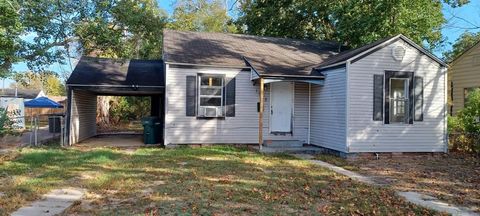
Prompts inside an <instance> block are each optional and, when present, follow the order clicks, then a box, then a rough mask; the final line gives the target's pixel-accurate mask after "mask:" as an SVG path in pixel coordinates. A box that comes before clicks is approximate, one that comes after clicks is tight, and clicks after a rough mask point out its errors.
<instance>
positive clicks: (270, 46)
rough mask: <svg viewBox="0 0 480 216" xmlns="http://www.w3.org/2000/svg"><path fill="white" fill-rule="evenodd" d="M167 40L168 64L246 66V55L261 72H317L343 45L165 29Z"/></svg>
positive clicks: (288, 73) (165, 43) (165, 41)
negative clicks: (316, 69) (314, 70)
mask: <svg viewBox="0 0 480 216" xmlns="http://www.w3.org/2000/svg"><path fill="white" fill-rule="evenodd" d="M163 41H164V42H163V60H164V61H165V62H167V63H186V64H198V65H213V66H231V67H246V64H245V60H244V58H245V59H247V60H248V62H249V63H250V64H251V65H252V67H253V68H254V69H255V70H256V71H257V72H258V73H260V74H261V75H303V76H305V75H314V74H312V69H313V68H315V67H317V66H319V65H320V64H321V63H322V62H324V61H325V60H327V59H328V58H329V57H331V56H333V55H336V54H337V53H338V51H339V49H340V48H341V46H339V45H338V44H336V43H334V42H328V41H311V40H294V39H286V38H273V37H260V36H250V35H239V34H224V33H205V32H185V31H174V30H165V31H164V38H163ZM314 73H315V72H314Z"/></svg>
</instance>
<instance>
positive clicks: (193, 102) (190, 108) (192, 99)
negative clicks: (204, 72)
mask: <svg viewBox="0 0 480 216" xmlns="http://www.w3.org/2000/svg"><path fill="white" fill-rule="evenodd" d="M186 86H187V88H186V91H187V92H186V95H187V100H186V108H187V109H186V115H187V116H195V110H196V107H197V77H196V76H187V85H186Z"/></svg>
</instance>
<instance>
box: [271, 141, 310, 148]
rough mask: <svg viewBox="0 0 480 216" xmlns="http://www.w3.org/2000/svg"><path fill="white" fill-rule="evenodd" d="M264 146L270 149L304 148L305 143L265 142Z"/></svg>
mask: <svg viewBox="0 0 480 216" xmlns="http://www.w3.org/2000/svg"><path fill="white" fill-rule="evenodd" d="M263 145H264V146H266V147H270V148H295V147H302V146H303V142H301V141H300V140H265V141H263Z"/></svg>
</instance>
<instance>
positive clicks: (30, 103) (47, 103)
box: [24, 97, 63, 108]
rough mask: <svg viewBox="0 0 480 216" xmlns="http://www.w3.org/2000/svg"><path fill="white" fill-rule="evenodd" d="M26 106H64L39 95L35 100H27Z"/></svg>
mask: <svg viewBox="0 0 480 216" xmlns="http://www.w3.org/2000/svg"><path fill="white" fill-rule="evenodd" d="M24 104H25V107H29V108H63V105H61V104H59V103H57V102H55V101H53V100H51V99H50V98H48V97H38V98H35V99H33V100H29V101H26V102H25V103H24Z"/></svg>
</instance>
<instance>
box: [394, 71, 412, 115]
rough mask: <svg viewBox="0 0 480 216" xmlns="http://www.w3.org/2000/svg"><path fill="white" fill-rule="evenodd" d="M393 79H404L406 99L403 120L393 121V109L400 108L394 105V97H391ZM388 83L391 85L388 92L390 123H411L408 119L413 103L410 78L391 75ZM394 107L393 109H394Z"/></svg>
mask: <svg viewBox="0 0 480 216" xmlns="http://www.w3.org/2000/svg"><path fill="white" fill-rule="evenodd" d="M392 80H402V81H403V91H404V94H405V97H404V98H405V99H404V102H405V103H404V105H403V110H404V115H405V116H404V117H403V118H404V119H403V121H392V113H393V111H392V110H398V108H397V107H394V105H392V103H393V102H394V101H393V100H394V98H392V97H391V93H392ZM388 82H389V83H388V85H389V92H388V98H389V114H388V121H389V124H409V123H408V121H409V119H410V115H411V113H410V103H412V102H411V101H410V89H409V88H410V86H409V85H410V80H409V78H405V77H390V78H389V79H388ZM392 108H393V109H392Z"/></svg>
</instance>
